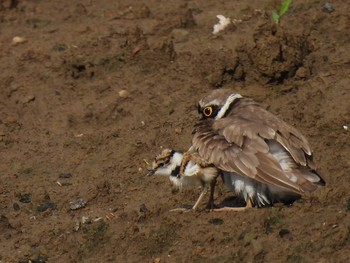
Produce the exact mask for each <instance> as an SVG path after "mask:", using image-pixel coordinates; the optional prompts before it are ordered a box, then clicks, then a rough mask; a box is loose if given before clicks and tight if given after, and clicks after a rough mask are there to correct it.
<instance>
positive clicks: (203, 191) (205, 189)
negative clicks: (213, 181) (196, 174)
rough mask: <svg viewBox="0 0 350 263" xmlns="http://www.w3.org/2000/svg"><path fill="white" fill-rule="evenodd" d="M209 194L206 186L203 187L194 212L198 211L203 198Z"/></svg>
mask: <svg viewBox="0 0 350 263" xmlns="http://www.w3.org/2000/svg"><path fill="white" fill-rule="evenodd" d="M207 192H208V187H207V186H206V185H203V186H202V192H201V194H200V195H199V197H198V199H197V201H196V203H195V204H194V205H193V207H192V210H196V209H197V206H198V205H199V203H200V202H201V201H202V199H203V197H204V196H205V195H206V193H207Z"/></svg>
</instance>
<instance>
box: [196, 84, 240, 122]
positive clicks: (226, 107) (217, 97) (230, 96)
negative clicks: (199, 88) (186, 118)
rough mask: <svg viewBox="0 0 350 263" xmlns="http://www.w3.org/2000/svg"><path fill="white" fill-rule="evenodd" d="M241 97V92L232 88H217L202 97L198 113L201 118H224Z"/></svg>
mask: <svg viewBox="0 0 350 263" xmlns="http://www.w3.org/2000/svg"><path fill="white" fill-rule="evenodd" d="M241 98H243V97H242V96H241V95H240V94H238V93H234V92H233V91H232V90H230V89H216V90H213V91H212V92H211V93H209V94H208V95H207V96H205V97H204V98H202V99H201V100H200V101H199V103H198V113H199V116H200V118H201V119H208V118H211V119H216V120H218V119H221V118H223V117H224V116H225V115H226V114H227V113H228V112H229V111H230V110H231V109H232V107H233V106H234V104H235V103H237V102H238V101H239V100H240V99H241Z"/></svg>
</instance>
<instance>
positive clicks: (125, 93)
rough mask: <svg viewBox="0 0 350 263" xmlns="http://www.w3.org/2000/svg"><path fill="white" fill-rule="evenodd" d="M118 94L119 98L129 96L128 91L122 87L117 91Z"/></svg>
mask: <svg viewBox="0 0 350 263" xmlns="http://www.w3.org/2000/svg"><path fill="white" fill-rule="evenodd" d="M118 94H119V97H121V98H126V97H128V96H129V92H128V91H127V90H125V89H122V90H121V91H119V92H118Z"/></svg>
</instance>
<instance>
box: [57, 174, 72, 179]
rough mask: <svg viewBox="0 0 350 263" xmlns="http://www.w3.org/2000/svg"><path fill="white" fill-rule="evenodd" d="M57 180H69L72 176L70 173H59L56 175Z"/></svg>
mask: <svg viewBox="0 0 350 263" xmlns="http://www.w3.org/2000/svg"><path fill="white" fill-rule="evenodd" d="M58 177H59V178H65V179H66V178H71V177H72V174H71V173H60V174H59V175H58Z"/></svg>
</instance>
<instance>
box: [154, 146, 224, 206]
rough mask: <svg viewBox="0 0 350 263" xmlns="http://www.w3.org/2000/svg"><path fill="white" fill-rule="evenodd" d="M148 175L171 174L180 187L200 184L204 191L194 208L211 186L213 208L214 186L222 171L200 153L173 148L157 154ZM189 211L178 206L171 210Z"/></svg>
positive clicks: (210, 202) (171, 177)
mask: <svg viewBox="0 0 350 263" xmlns="http://www.w3.org/2000/svg"><path fill="white" fill-rule="evenodd" d="M149 171H150V172H149V173H148V175H163V176H169V179H170V181H171V182H172V183H173V185H174V186H175V187H177V188H179V189H182V188H183V187H188V186H196V185H200V186H201V187H202V191H201V194H200V196H199V197H198V199H197V201H196V203H195V204H194V205H193V207H192V210H196V209H197V207H198V205H199V204H200V202H201V201H202V199H203V197H204V196H205V194H206V193H207V191H208V188H209V187H210V198H209V203H208V206H209V208H210V209H212V208H213V204H214V196H213V194H214V187H215V183H216V178H217V177H218V175H219V173H220V171H219V169H217V168H216V167H215V166H213V165H210V164H208V163H206V162H205V161H204V160H203V159H202V158H201V157H200V156H199V154H198V153H196V152H186V153H182V152H179V151H174V150H171V149H164V150H163V151H162V152H161V153H160V154H159V155H157V156H156V158H155V159H154V161H153V162H152V167H151V169H149ZM179 210H181V211H187V210H191V209H186V208H178V209H172V210H171V211H179Z"/></svg>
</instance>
